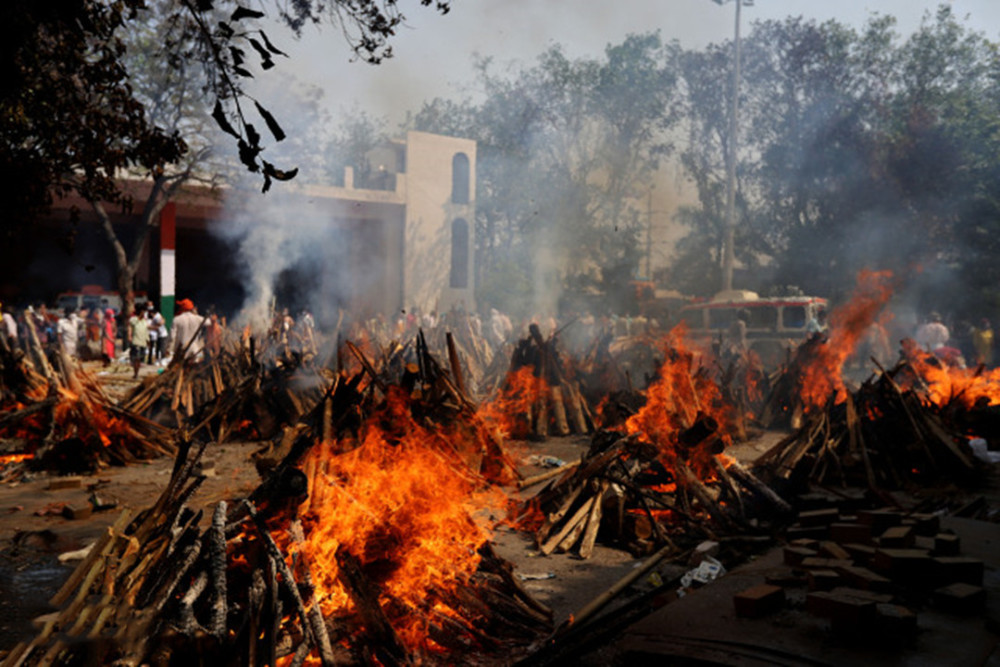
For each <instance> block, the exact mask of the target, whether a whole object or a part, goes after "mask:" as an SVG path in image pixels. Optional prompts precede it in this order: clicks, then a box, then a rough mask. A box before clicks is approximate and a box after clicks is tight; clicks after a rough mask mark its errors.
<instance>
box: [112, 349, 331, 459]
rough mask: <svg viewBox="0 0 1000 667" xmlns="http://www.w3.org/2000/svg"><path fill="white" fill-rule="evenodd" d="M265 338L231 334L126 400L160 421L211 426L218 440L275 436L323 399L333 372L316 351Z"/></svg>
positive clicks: (154, 378)
mask: <svg viewBox="0 0 1000 667" xmlns="http://www.w3.org/2000/svg"><path fill="white" fill-rule="evenodd" d="M269 340H270V339H267V340H265V344H264V345H263V346H260V347H258V345H257V343H256V340H255V339H253V338H247V339H245V340H235V339H230V340H229V341H228V342H227V344H226V345H224V346H223V347H222V348H221V350H220V351H219V352H218V353H217V354H215V356H213V357H211V358H208V359H205V360H203V361H200V362H197V363H173V364H171V365H169V366H168V367H167V368H166V369H165V370H164V371H163V372H162V373H160V374H158V375H153V376H150V377H149V378H148V379H147V380H145V381H144V382H143V383H142V384H141V385H139V386H138V387H136V389H135V390H134V391H133V392H132V393H131V394H130V395H128V396H127V397H126V398H125V399H124V400H123V402H122V407H123V409H125V410H128V411H130V412H133V413H136V414H142V415H146V416H148V417H149V418H155V419H157V420H158V421H166V422H167V423H173V424H176V425H184V426H185V427H187V428H188V429H193V430H194V431H198V430H200V429H202V428H207V429H209V430H210V431H211V433H212V434H213V435H214V436H215V439H216V440H217V441H218V442H224V441H226V440H228V439H232V438H249V439H254V440H256V439H264V440H266V439H269V438H272V437H274V436H275V435H276V434H278V433H280V432H281V430H282V429H283V428H284V427H285V426H287V425H289V424H293V423H295V422H296V421H297V420H298V419H299V418H300V417H302V416H303V415H304V414H306V413H307V412H308V411H309V410H310V409H312V407H313V406H314V405H315V403H316V401H318V400H319V399H320V397H321V396H322V395H323V392H324V391H325V390H326V388H327V386H329V384H330V376H331V375H332V373H331V372H327V371H325V370H324V369H322V368H319V367H317V366H316V365H315V363H314V357H313V356H312V355H302V354H293V353H287V354H286V353H285V350H286V348H287V346H279V345H277V344H276V343H274V342H273V341H271V342H270V343H269V342H268V341H269Z"/></svg>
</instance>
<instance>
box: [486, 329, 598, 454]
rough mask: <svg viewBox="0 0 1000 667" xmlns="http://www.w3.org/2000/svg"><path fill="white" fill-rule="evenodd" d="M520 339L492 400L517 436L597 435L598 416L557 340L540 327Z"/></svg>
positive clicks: (542, 437)
mask: <svg viewBox="0 0 1000 667" xmlns="http://www.w3.org/2000/svg"><path fill="white" fill-rule="evenodd" d="M528 331H529V335H528V337H527V338H524V339H522V340H520V341H518V343H517V345H516V346H515V347H514V350H513V353H512V355H511V360H510V366H509V368H508V370H507V375H506V379H505V380H504V383H503V385H502V387H501V389H500V391H499V392H498V394H497V396H496V397H495V398H494V399H493V400H492V401H490V402H491V403H492V404H494V405H495V406H497V408H498V409H500V410H514V411H516V412H517V414H512V415H509V417H510V418H511V419H510V420H509V421H510V422H511V424H512V426H511V428H510V435H511V437H514V438H530V439H545V438H546V437H548V436H549V435H559V436H564V435H570V434H571V433H575V434H587V433H593V432H594V428H595V422H594V415H593V413H592V411H591V408H590V405H589V404H588V403H587V401H586V399H584V397H583V395H582V394H581V392H580V386H579V383H578V382H576V380H575V379H574V378H573V377H572V376H571V374H570V373H569V372H568V371H567V369H566V365H565V363H564V361H563V359H562V358H561V356H560V354H559V352H558V350H557V340H558V339H557V338H556V337H555V336H554V335H553V336H552V337H550V338H549V339H548V340H546V339H544V338H543V337H542V335H541V332H540V330H539V329H538V325H536V324H532V325H530V326H529V328H528Z"/></svg>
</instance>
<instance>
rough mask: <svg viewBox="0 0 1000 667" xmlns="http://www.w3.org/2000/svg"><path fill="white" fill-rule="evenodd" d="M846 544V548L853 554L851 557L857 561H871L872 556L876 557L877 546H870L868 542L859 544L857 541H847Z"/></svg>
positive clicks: (862, 562)
mask: <svg viewBox="0 0 1000 667" xmlns="http://www.w3.org/2000/svg"><path fill="white" fill-rule="evenodd" d="M843 546H844V550H845V551H847V553H849V554H850V555H851V558H853V559H854V561H855V562H857V563H861V564H867V563H870V562H871V560H872V558H874V557H875V547H873V546H869V545H867V544H857V543H851V542H849V543H847V544H845V545H843Z"/></svg>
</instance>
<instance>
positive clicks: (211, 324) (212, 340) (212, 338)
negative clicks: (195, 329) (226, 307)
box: [202, 306, 222, 359]
mask: <svg viewBox="0 0 1000 667" xmlns="http://www.w3.org/2000/svg"><path fill="white" fill-rule="evenodd" d="M202 333H203V334H204V336H205V357H206V358H208V359H216V358H218V356H219V354H220V353H221V352H222V325H221V324H219V315H218V314H217V313H216V312H215V306H209V307H208V321H207V322H205V329H204V331H203V332H202Z"/></svg>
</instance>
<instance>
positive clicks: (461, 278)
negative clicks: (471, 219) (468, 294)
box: [450, 218, 469, 289]
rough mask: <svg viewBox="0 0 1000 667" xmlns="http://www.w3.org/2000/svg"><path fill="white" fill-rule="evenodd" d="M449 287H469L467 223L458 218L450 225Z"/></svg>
mask: <svg viewBox="0 0 1000 667" xmlns="http://www.w3.org/2000/svg"><path fill="white" fill-rule="evenodd" d="M450 285H451V287H454V288H456V289H464V288H465V287H468V285H469V223H467V222H466V221H465V220H463V219H462V218H458V219H456V220H454V221H453V222H452V223H451V281H450Z"/></svg>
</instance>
